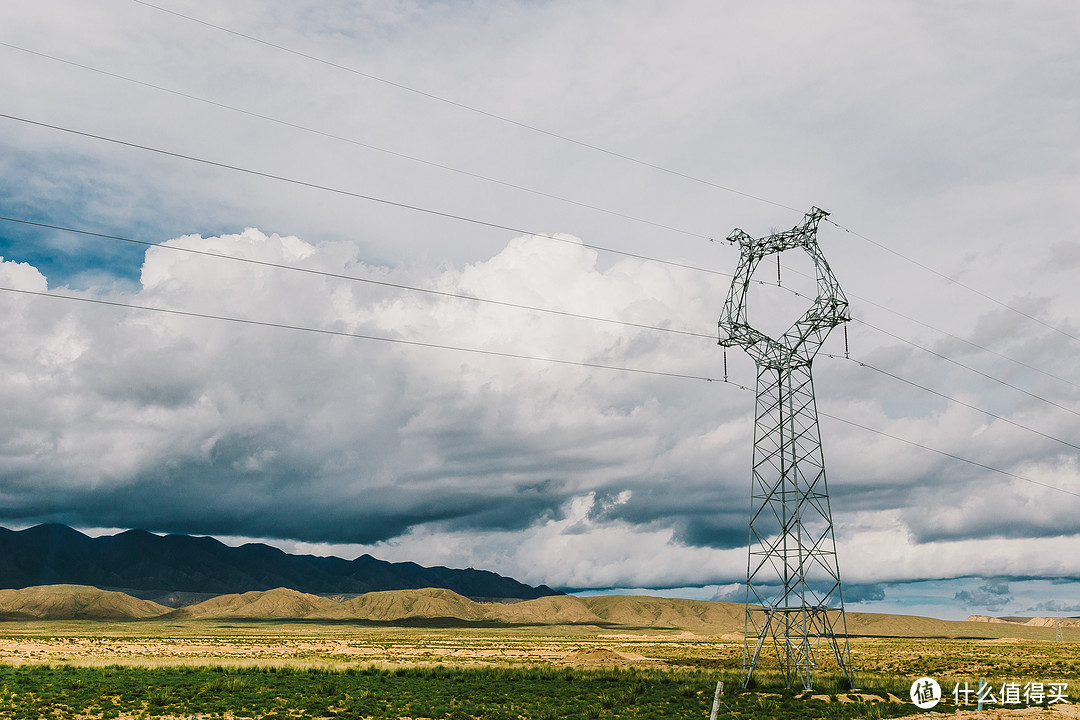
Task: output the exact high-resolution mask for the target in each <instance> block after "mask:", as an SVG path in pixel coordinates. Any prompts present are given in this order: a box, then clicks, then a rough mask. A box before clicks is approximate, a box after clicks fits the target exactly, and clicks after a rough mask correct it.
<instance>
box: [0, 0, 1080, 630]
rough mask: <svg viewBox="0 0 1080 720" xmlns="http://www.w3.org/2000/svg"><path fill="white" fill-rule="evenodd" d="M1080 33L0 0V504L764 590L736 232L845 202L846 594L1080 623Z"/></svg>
mask: <svg viewBox="0 0 1080 720" xmlns="http://www.w3.org/2000/svg"><path fill="white" fill-rule="evenodd" d="M1078 34H1080V6H1077V5H1076V3H1073V2H1066V1H1064V0H1053V1H1050V0H1043V1H1039V0H1034V1H1032V2H1025V3H1006V2H980V3H964V2H956V3H945V4H941V3H937V4H929V3H922V2H916V1H915V0H908V1H899V0H898V1H895V2H879V3H873V4H867V3H863V2H856V1H855V0H835V1H831V2H822V3H814V4H813V5H812V6H810V5H808V4H806V3H802V2H794V1H792V2H762V3H741V2H740V3H736V2H690V1H687V2H600V1H597V2H515V3H508V2H495V1H494V0H491V1H488V0H477V1H475V2H423V1H420V0H416V1H408V0H402V1H401V2H382V1H372V2H368V3H365V2H353V1H350V2H345V1H344V0H341V1H339V2H326V1H321V2H314V1H300V2H298V1H296V0H287V1H286V0H270V1H266V0H263V1H260V2H255V1H254V0H237V1H236V2H230V3H212V2H206V1H205V0H155V4H149V3H146V2H140V1H139V0H99V1H98V2H94V3H87V2H78V1H77V0H8V1H7V2H4V3H3V4H2V5H0V62H2V66H3V68H4V70H3V72H2V73H0V98H2V99H0V108H2V109H0V114H2V115H3V116H4V117H0V129H2V131H0V215H2V216H3V217H5V218H8V219H7V220H0V255H2V256H3V263H2V264H0V287H2V288H3V290H0V334H2V335H0V336H2V337H3V342H2V343H0V346H2V348H0V378H2V380H3V382H2V383H0V407H2V411H0V524H2V525H4V526H6V527H12V528H21V527H28V526H31V525H34V524H37V523H40V522H48V521H53V522H64V523H68V524H70V525H73V526H76V527H79V528H83V529H86V530H87V531H90V532H99V533H100V532H112V531H114V530H115V529H124V528H130V527H140V528H144V529H147V530H151V531H155V532H163V533H164V532H182V533H190V534H209V535H214V536H216V537H219V538H222V539H225V540H227V541H229V542H242V541H244V540H246V539H258V540H261V541H264V542H272V543H274V544H276V545H278V546H280V547H283V548H285V549H287V550H290V551H299V552H312V553H318V554H328V553H333V554H339V555H342V556H345V557H353V556H355V555H357V554H360V553H361V552H370V553H371V554H373V555H375V556H377V557H381V558H384V559H388V560H395V561H399V560H412V561H416V562H419V563H422V564H427V565H431V564H445V565H450V566H455V567H466V566H473V567H482V568H486V569H491V570H494V571H496V572H500V573H503V574H506V575H510V576H513V577H515V578H517V579H520V580H522V581H525V582H529V583H534V584H538V583H547V584H549V585H552V586H555V587H561V588H569V589H575V590H579V591H604V592H606V591H610V590H611V589H612V588H619V589H625V590H636V591H648V592H653V593H663V594H674V595H681V596H684V597H704V598H710V597H720V598H739V599H741V595H740V593H739V590H738V585H737V583H739V582H740V581H741V580H742V579H744V578H745V572H746V542H747V519H748V515H749V468H750V463H751V453H752V445H753V403H754V393H753V390H752V388H753V386H754V381H755V370H754V366H753V363H752V362H751V361H750V360H749V359H748V358H747V357H746V356H745V355H744V354H743V353H742V352H741V351H739V350H728V351H727V367H728V377H729V379H730V380H731V382H729V383H726V384H725V383H724V382H722V380H723V378H724V352H723V350H722V349H721V348H720V347H718V346H717V345H716V341H715V333H716V321H717V318H718V316H719V313H720V308H721V306H722V304H723V301H724V298H725V296H726V294H727V290H728V285H729V283H730V277H729V276H728V275H725V273H731V272H732V271H733V270H734V269H735V266H736V264H737V262H738V250H737V248H734V247H731V246H730V245H728V244H726V243H725V242H723V240H724V239H725V238H726V237H727V236H728V235H729V234H730V233H731V231H732V230H734V229H735V228H741V229H743V230H745V231H746V232H748V233H750V234H751V235H753V236H755V237H758V236H763V235H768V234H769V233H770V232H773V231H776V230H782V229H789V228H791V227H793V226H795V225H797V224H799V223H800V222H801V220H802V217H803V214H804V213H805V212H807V211H808V210H809V209H810V208H811V207H812V206H819V207H822V208H825V209H826V210H828V211H829V212H830V213H831V216H830V218H829V219H830V220H831V221H834V222H833V223H825V224H823V225H822V227H821V231H820V233H819V241H820V245H821V248H822V250H823V252H824V253H825V256H826V257H827V258H828V260H829V262H830V264H831V266H832V269H833V271H834V273H835V275H836V277H837V279H838V280H839V282H840V284H841V286H842V287H843V288H844V290H845V292H846V293H847V295H848V297H849V299H850V302H851V313H852V315H853V317H854V320H853V322H851V323H850V324H849V325H848V332H847V335H848V346H849V354H850V360H848V359H844V349H845V348H844V334H843V331H842V330H840V329H838V330H836V331H834V332H833V334H832V335H831V336H830V338H829V340H828V342H827V343H826V344H825V346H824V348H823V351H822V352H823V355H821V356H819V358H818V360H817V361H816V363H815V365H814V378H815V383H816V389H817V397H818V407H819V409H820V411H821V412H822V413H823V415H824V417H822V421H821V432H822V436H823V444H824V452H825V458H826V462H827V466H828V474H829V475H828V476H829V489H830V493H831V499H832V509H833V518H834V521H835V526H836V533H837V543H838V552H839V558H840V564H841V572H842V575H843V578H844V581H845V588H846V596H847V598H848V607H849V609H862V610H870V611H894V610H898V609H899V610H903V611H908V612H922V613H927V614H934V615H937V616H939V617H947V618H957V617H960V618H962V617H965V616H967V615H968V614H972V613H980V614H997V615H1003V614H1010V613H1012V614H1023V613H1028V614H1052V613H1066V614H1073V615H1076V614H1080V552H1078V547H1080V528H1078V524H1077V518H1078V517H1080V466H1078V453H1080V447H1078V446H1080V432H1078V429H1080V372H1078V371H1077V362H1076V358H1077V356H1078V354H1080V322H1078V321H1077V318H1076V317H1074V315H1075V313H1074V310H1075V308H1076V307H1077V305H1078V303H1080V283H1077V282H1076V279H1075V278H1076V275H1077V272H1078V270H1080V232H1078V230H1077V228H1078V227H1080V204H1078V203H1077V198H1078V197H1080V142H1077V139H1078V138H1077V128H1078V127H1080V92H1078V89H1077V85H1076V78H1077V77H1078V76H1080V48H1078V46H1077V44H1076V40H1075V39H1076V37H1077V35H1078ZM95 136H96V137H95ZM16 221H22V222H16ZM26 222H31V223H41V224H45V225H51V226H60V227H64V228H70V229H74V230H79V231H83V233H84V234H79V233H73V232H67V231H63V230H57V229H50V228H43V227H40V226H35V225H27V224H25V223H26ZM85 233H97V235H90V234H85ZM110 236H113V237H110ZM117 238H124V239H126V241H125V240H124V239H117ZM129 241H138V243H142V244H138V243H135V242H129ZM191 251H199V252H191ZM790 254H791V253H785V254H784V256H783V257H782V258H781V264H782V266H783V269H782V271H781V279H782V285H783V288H782V289H778V288H775V287H766V286H756V287H755V290H754V295H753V297H752V298H751V313H752V314H751V319H752V320H753V321H754V322H760V323H761V325H762V327H763V328H765V329H776V328H780V329H782V328H783V326H784V324H785V323H786V322H788V321H790V319H791V318H793V317H795V316H797V314H798V313H799V312H801V309H802V307H803V306H801V305H799V303H801V302H804V300H805V299H804V298H803V299H800V298H797V297H796V296H795V295H794V294H793V292H792V291H794V292H795V293H800V294H805V293H807V292H812V289H813V283H812V281H811V280H810V279H809V278H808V277H807V272H808V271H809V270H811V269H812V268H810V266H808V264H807V261H806V258H805V257H798V256H795V257H788V256H789V255H790ZM221 256H229V257H221ZM230 258H233V259H230ZM235 258H239V259H240V260H238V259H235ZM245 261H246V262H245ZM251 261H255V262H251ZM283 266H284V267H283ZM762 273H763V275H762V278H763V279H764V280H767V281H768V282H772V283H775V280H776V268H775V266H774V265H771V264H769V265H768V266H767V267H764V266H763V269H762ZM400 286H405V287H406V288H413V289H403V288H402V287H400ZM45 295H55V296H56V297H46V296H45ZM465 296H467V297H472V298H481V299H483V300H484V301H485V302H479V301H476V300H470V299H467V298H466V297H465ZM85 301H93V302H85ZM105 303H111V304H105ZM500 303H501V304H500ZM145 308H158V309H166V310H172V311H180V312H183V313H189V314H187V315H182V314H176V313H163V312H157V311H153V310H148V309H145ZM528 308H533V309H528ZM582 316H587V317H582ZM222 318H228V319H222ZM241 321H243V322H241ZM253 323H259V324H253ZM286 326H287V327H286ZM449 348H456V349H449ZM551 360H556V361H561V362H550V361H551ZM853 361H854V362H853ZM705 378H711V379H713V380H714V381H713V382H708V381H707V380H706V379H705ZM740 385H741V386H743V389H740V387H739V386H740ZM745 388H750V389H749V390H747V389H745Z"/></svg>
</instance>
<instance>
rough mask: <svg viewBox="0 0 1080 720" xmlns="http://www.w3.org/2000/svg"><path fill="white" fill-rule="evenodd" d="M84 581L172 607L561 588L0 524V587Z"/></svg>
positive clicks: (250, 548)
mask: <svg viewBox="0 0 1080 720" xmlns="http://www.w3.org/2000/svg"><path fill="white" fill-rule="evenodd" d="M61 584H63V585H85V586H93V587H96V588H101V589H108V590H121V591H123V592H125V593H127V594H129V595H132V596H135V597H138V598H142V599H152V600H156V601H157V602H159V603H162V604H165V605H171V606H177V605H184V604H189V603H190V602H193V601H198V600H205V599H207V598H208V597H212V596H216V595H224V594H236V593H245V592H251V591H260V590H271V589H274V588H279V587H287V588H291V589H293V590H296V591H299V592H301V593H310V594H314V595H342V596H344V595H359V594H363V593H369V592H374V591H382V590H409V589H417V588H444V589H447V590H452V591H454V592H455V593H457V594H459V595H462V596H465V597H469V598H478V599H503V600H506V599H514V600H531V599H535V598H540V597H545V596H550V595H562V594H563V593H561V592H558V591H555V590H552V589H551V588H549V587H547V586H546V585H540V586H538V587H533V586H530V585H526V584H524V583H521V582H518V581H517V580H514V579H513V578H508V577H504V576H502V575H497V574H496V573H493V572H489V571H486V570H474V569H472V568H469V569H466V570H454V569H451V568H446V567H423V566H421V565H417V564H416V563H411V562H404V563H391V562H386V561H384V560H377V559H376V558H373V557H371V556H370V555H361V556H360V557H358V558H356V559H355V560H344V559H342V558H338V557H318V556H314V555H291V554H289V553H286V552H284V551H282V550H279V549H278V548H274V547H270V546H269V545H264V544H262V543H248V544H246V545H242V546H240V547H230V546H228V545H226V544H224V543H222V542H220V541H218V540H215V539H214V538H210V537H192V536H189V535H164V536H162V535H155V534H153V533H150V532H146V531H144V530H128V531H126V532H122V533H119V534H117V535H107V536H101V537H89V536H87V535H84V534H83V533H81V532H79V531H77V530H74V529H72V528H70V527H68V526H66V525H59V524H47V525H38V526H36V527H32V528H28V529H26V530H18V531H15V530H8V529H6V528H0V588H25V587H30V586H39V585H61Z"/></svg>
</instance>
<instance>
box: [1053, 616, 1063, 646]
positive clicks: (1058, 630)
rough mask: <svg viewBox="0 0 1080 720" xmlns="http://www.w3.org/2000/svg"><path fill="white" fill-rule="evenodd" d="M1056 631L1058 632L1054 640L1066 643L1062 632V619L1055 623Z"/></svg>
mask: <svg viewBox="0 0 1080 720" xmlns="http://www.w3.org/2000/svg"><path fill="white" fill-rule="evenodd" d="M1054 629H1055V630H1056V632H1055V633H1054V640H1056V641H1057V642H1065V636H1064V635H1063V634H1062V632H1061V618H1058V619H1057V622H1056V623H1054Z"/></svg>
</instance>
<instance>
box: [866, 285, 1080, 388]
mask: <svg viewBox="0 0 1080 720" xmlns="http://www.w3.org/2000/svg"><path fill="white" fill-rule="evenodd" d="M849 297H851V298H853V299H855V300H858V301H859V302H863V303H866V304H867V305H873V306H874V307H876V308H878V309H879V310H884V311H885V312H888V313H892V314H893V315H895V316H897V317H899V318H903V319H904V320H907V321H908V322H913V323H915V324H916V325H921V326H922V327H924V328H926V329H927V330H932V331H934V332H936V333H940V334H941V335H944V336H945V337H947V338H950V339H952V340H956V341H958V342H962V343H964V344H965V345H967V346H969V347H973V348H975V349H976V350H982V351H983V352H986V353H989V354H991V355H994V356H996V357H999V358H1001V359H1002V360H1007V361H1009V362H1011V363H1014V364H1016V365H1019V366H1020V367H1023V368H1027V369H1028V370H1031V371H1033V372H1037V373H1039V374H1040V375H1045V376H1046V377H1048V378H1052V379H1054V380H1058V381H1060V382H1063V383H1065V384H1067V385H1072V386H1073V387H1074V388H1080V384H1078V383H1075V382H1073V381H1072V380H1069V379H1068V378H1064V377H1061V376H1060V375H1055V374H1053V373H1051V372H1047V371H1046V370H1042V369H1040V368H1037V367H1035V366H1034V365H1029V364H1028V363H1026V362H1024V361H1023V360H1017V359H1016V358H1014V357H1010V356H1008V355H1004V354H1002V353H999V352H998V351H997V350H993V349H991V348H988V347H985V346H983V345H979V344H978V343H975V342H972V341H971V340H968V339H966V338H962V337H960V336H959V335H954V334H953V333H951V332H948V331H946V330H942V329H941V328H938V327H934V326H933V325H930V324H929V323H925V322H923V321H922V320H919V319H917V318H913V317H911V316H910V315H905V314H904V313H902V312H900V311H898V310H895V309H893V308H890V307H886V306H885V305H881V304H879V303H876V302H874V301H873V300H868V299H866V298H864V297H859V296H858V295H849ZM856 321H857V322H862V323H863V324H864V325H865V324H866V322H865V321H862V320H856ZM870 327H872V326H870ZM874 329H875V330H876V329H877V328H874Z"/></svg>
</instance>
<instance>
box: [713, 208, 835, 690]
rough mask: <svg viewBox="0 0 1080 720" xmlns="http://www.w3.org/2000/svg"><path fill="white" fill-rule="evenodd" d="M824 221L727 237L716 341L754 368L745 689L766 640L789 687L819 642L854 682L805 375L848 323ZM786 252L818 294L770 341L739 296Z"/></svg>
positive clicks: (812, 659)
mask: <svg viewBox="0 0 1080 720" xmlns="http://www.w3.org/2000/svg"><path fill="white" fill-rule="evenodd" d="M827 215H828V213H826V212H825V211H824V210H820V209H818V208H811V210H810V212H809V213H808V214H807V215H806V217H805V219H804V220H803V223H802V224H801V225H799V226H796V227H794V228H792V229H791V230H788V231H786V232H780V233H776V234H773V235H769V236H768V237H764V238H758V239H755V238H752V237H750V236H749V235H747V234H746V233H745V232H743V231H742V230H735V231H733V232H732V233H731V235H730V236H728V241H730V242H738V244H739V248H740V250H741V251H742V254H741V257H740V260H739V267H738V270H737V271H736V272H735V276H734V278H733V279H732V282H731V291H730V292H729V293H728V298H727V302H726V303H725V304H724V309H723V311H722V313H721V315H720V322H719V328H720V344H721V345H723V346H725V347H732V346H740V347H742V348H744V349H745V350H746V352H747V354H749V355H750V357H752V358H753V360H754V362H755V363H756V365H757V402H756V412H755V424H754V459H753V472H752V479H751V508H750V513H751V515H750V548H749V559H748V562H747V570H746V620H745V628H744V632H745V635H744V641H743V684H744V685H746V684H748V683H749V682H750V678H751V676H752V674H753V672H754V668H755V666H756V665H757V662H758V658H759V656H760V654H761V650H762V647H763V646H764V645H765V644H767V643H769V644H771V645H772V646H773V648H774V650H775V651H776V657H777V660H778V661H779V664H780V668H781V671H782V672H783V674H784V677H785V679H786V682H787V685H788V687H791V686H792V685H793V684H794V682H795V681H796V680H800V681H801V682H802V685H803V688H804V689H805V690H810V689H812V687H813V682H814V672H815V670H816V667H817V650H818V646H819V644H820V642H821V641H822V639H824V640H825V641H826V643H827V644H828V646H829V649H830V650H831V651H832V654H833V656H834V657H835V659H836V662H837V664H838V666H839V668H840V672H841V673H843V675H844V677H845V678H846V679H847V681H848V683H849V684H853V681H854V678H853V677H852V674H851V652H850V648H849V646H848V638H847V620H846V618H845V616H844V599H843V594H842V591H841V587H840V568H839V565H838V563H837V560H836V541H835V537H834V535H833V523H832V513H831V510H830V508H829V495H828V489H827V487H826V484H825V458H824V456H823V455H822V452H821V435H820V432H819V430H818V413H817V403H816V401H815V399H814V383H813V378H812V377H811V372H810V367H811V364H812V363H813V360H814V356H815V355H816V354H817V352H818V349H819V348H820V347H821V345H822V343H823V342H824V341H825V338H826V336H827V335H828V334H829V331H830V330H832V328H834V327H836V326H837V325H839V324H841V323H843V322H845V321H847V320H848V319H849V317H848V315H847V305H848V303H847V298H845V297H844V293H843V291H841V289H840V286H839V285H838V284H837V282H836V278H834V277H833V274H832V270H831V269H830V268H829V264H828V263H827V262H825V258H824V256H823V255H822V254H821V250H820V249H819V248H818V244H817V227H818V223H819V222H820V221H821V219H822V218H824V217H826V216H827ZM793 249H802V250H803V251H805V252H806V254H807V255H809V256H810V259H811V260H813V263H814V267H815V269H816V275H817V278H816V279H817V297H816V298H815V299H814V301H813V303H812V304H811V305H810V308H809V309H808V310H807V311H806V313H805V314H804V315H803V316H802V317H801V318H799V319H798V320H796V321H795V323H794V324H793V325H792V326H791V327H790V328H789V329H788V330H787V332H785V333H784V334H783V335H782V336H781V337H779V338H772V337H769V336H768V335H765V334H764V333H762V332H760V331H758V330H755V329H754V328H753V327H751V326H750V324H749V322H748V320H747V292H748V290H749V289H750V284H751V282H752V278H753V275H754V270H755V269H756V268H757V266H758V264H759V263H760V262H761V260H762V259H763V258H765V257H768V256H770V255H774V254H778V253H781V252H783V251H785V250H793ZM849 686H850V685H849Z"/></svg>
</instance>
